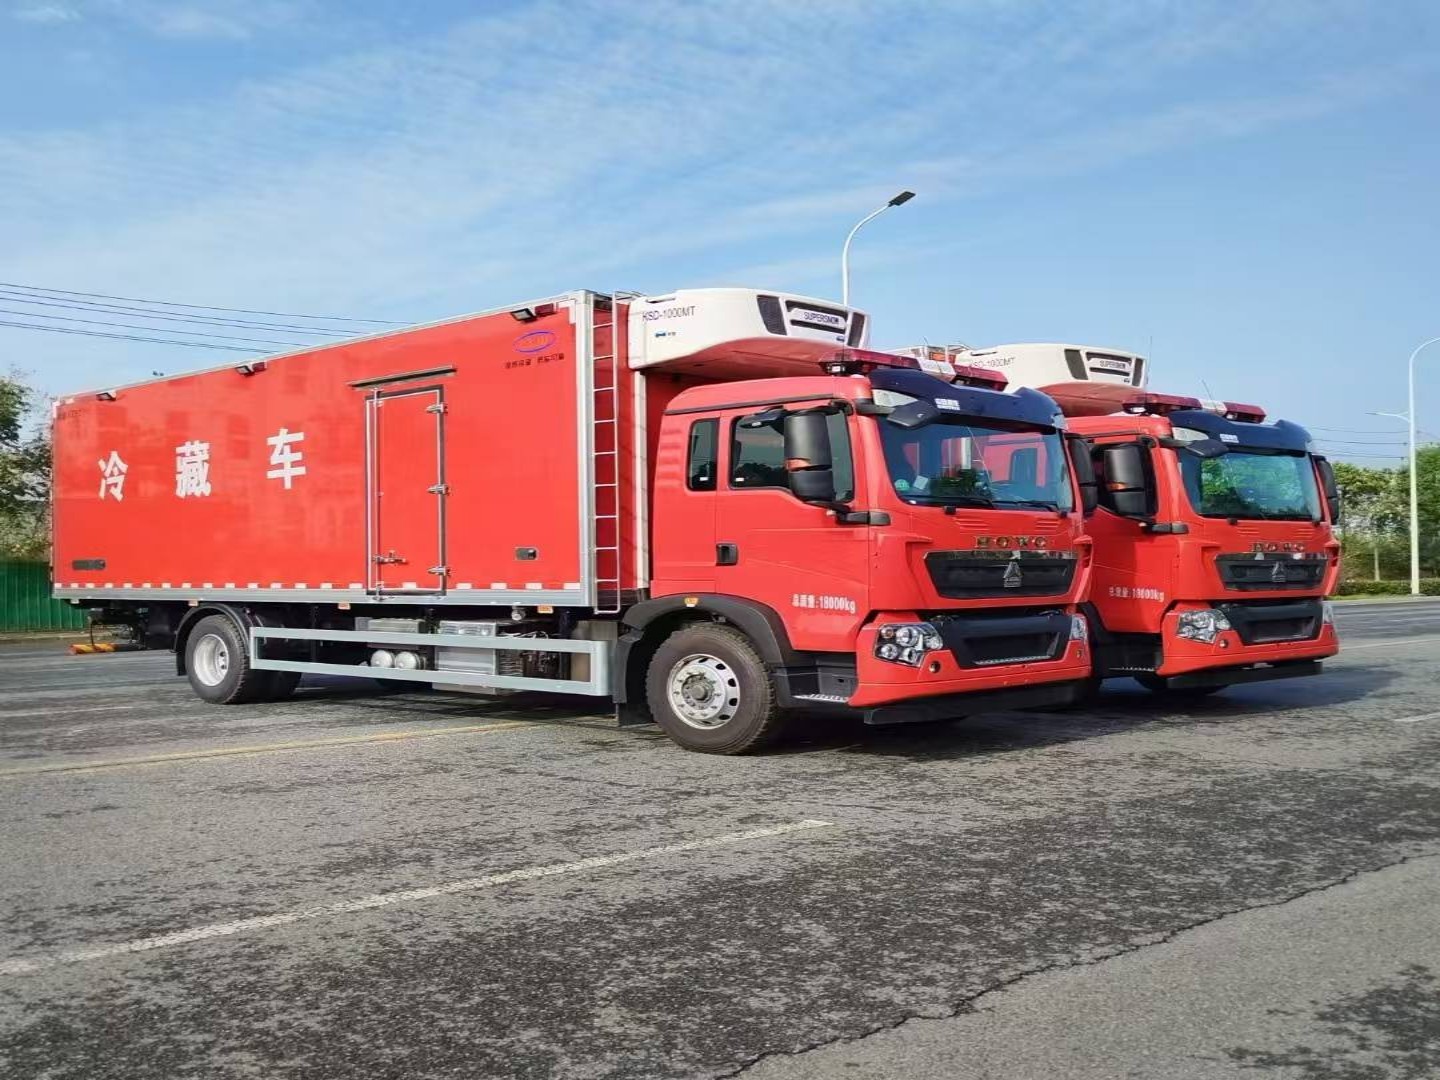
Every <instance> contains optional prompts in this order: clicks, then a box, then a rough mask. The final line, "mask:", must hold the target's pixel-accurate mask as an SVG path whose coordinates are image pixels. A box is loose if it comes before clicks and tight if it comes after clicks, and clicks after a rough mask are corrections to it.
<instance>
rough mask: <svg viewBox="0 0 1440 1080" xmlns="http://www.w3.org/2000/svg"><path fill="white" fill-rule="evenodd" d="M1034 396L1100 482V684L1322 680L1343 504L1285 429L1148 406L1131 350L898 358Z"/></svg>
mask: <svg viewBox="0 0 1440 1080" xmlns="http://www.w3.org/2000/svg"><path fill="white" fill-rule="evenodd" d="M899 352H900V354H901V355H908V356H916V357H921V356H923V357H927V358H929V359H930V360H931V361H932V362H940V361H944V362H950V363H954V364H970V365H982V366H984V367H986V368H988V369H990V370H995V371H1002V372H1005V373H1006V375H1007V377H1008V378H1009V379H1010V380H1011V382H1012V383H1014V382H1018V383H1021V384H1023V385H1026V386H1032V387H1036V388H1038V389H1040V390H1042V391H1044V392H1045V393H1046V394H1048V395H1050V396H1051V397H1052V398H1053V399H1054V400H1055V401H1056V403H1057V405H1058V406H1059V407H1060V409H1061V410H1062V411H1063V412H1064V414H1065V417H1066V423H1067V427H1068V430H1069V432H1070V434H1071V436H1073V437H1075V438H1080V439H1084V440H1085V442H1086V444H1087V446H1088V447H1089V454H1090V456H1091V458H1092V464H1093V468H1094V471H1095V474H1096V478H1097V480H1098V482H1099V487H1098V506H1097V508H1096V510H1095V512H1094V513H1093V514H1092V515H1091V516H1090V517H1089V519H1088V524H1087V531H1088V533H1089V535H1090V537H1091V539H1092V540H1093V542H1094V549H1095V570H1094V578H1093V582H1092V589H1091V593H1090V596H1089V598H1088V600H1087V602H1086V605H1085V610H1086V612H1087V613H1088V614H1089V616H1090V620H1091V629H1092V634H1093V637H1094V642H1095V680H1096V681H1097V683H1098V681H1099V680H1101V679H1105V678H1112V677H1125V676H1128V677H1133V678H1134V679H1136V680H1137V681H1139V682H1140V683H1141V684H1142V685H1144V686H1146V687H1148V688H1150V689H1152V690H1156V691H1169V692H1178V693H1185V694H1189V695H1203V694H1209V693H1213V692H1214V691H1216V690H1219V689H1222V688H1223V687H1225V686H1228V685H1231V684H1233V683H1239V682H1253V681H1258V680H1268V679H1277V678H1287V677H1292V676H1297V675H1311V674H1316V673H1318V672H1319V671H1320V669H1321V665H1320V661H1321V660H1323V659H1324V658H1325V657H1327V656H1332V655H1334V654H1335V652H1336V651H1337V650H1338V643H1337V640H1336V637H1335V628H1334V625H1333V623H1332V620H1331V614H1330V608H1329V605H1328V604H1326V603H1325V601H1324V597H1325V596H1327V595H1328V594H1329V593H1330V592H1331V591H1332V590H1333V589H1334V586H1335V584H1336V582H1337V581H1338V580H1339V573H1340V569H1339V555H1340V544H1339V542H1338V541H1337V540H1336V539H1335V536H1334V526H1335V525H1336V524H1337V523H1338V520H1339V512H1340V508H1339V492H1338V490H1337V488H1336V484H1335V476H1334V472H1333V470H1332V469H1331V467H1330V465H1329V463H1328V462H1327V461H1326V460H1325V459H1324V458H1323V457H1322V456H1320V455H1317V454H1315V453H1314V452H1313V450H1312V448H1311V445H1310V438H1309V436H1308V434H1307V433H1306V432H1305V430H1304V429H1303V428H1301V427H1300V426H1299V425H1297V424H1294V423H1291V422H1289V421H1286V420H1278V421H1273V422H1267V419H1266V415H1265V411H1264V410H1263V409H1261V408H1259V407H1257V406H1254V405H1246V404H1241V403H1237V402H1224V401H1211V402H1204V401H1201V400H1200V399H1198V398H1193V397H1182V396H1176V395H1169V394H1157V393H1151V392H1149V391H1148V390H1147V389H1146V383H1147V381H1148V377H1149V363H1148V361H1147V359H1146V358H1145V357H1143V356H1139V355H1137V354H1135V353H1132V352H1128V351H1127V350H1124V349H1114V348H1108V347H1098V346H1088V345H1078V344H1064V343H1022V344H1014V345H999V346H994V347H991V348H985V349H973V348H970V347H969V346H964V345H957V346H949V347H944V348H933V347H930V346H923V347H917V348H910V349H903V350H899Z"/></svg>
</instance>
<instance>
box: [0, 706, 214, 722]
mask: <svg viewBox="0 0 1440 1080" xmlns="http://www.w3.org/2000/svg"><path fill="white" fill-rule="evenodd" d="M201 704H204V702H202V703H201ZM158 707H159V706H157V705H156V704H155V703H154V702H151V703H149V704H147V705H82V706H80V707H79V708H74V707H71V708H63V709H24V710H21V711H19V712H15V711H12V710H10V709H0V720H14V719H16V718H18V717H24V716H55V715H56V714H57V713H58V714H59V715H60V719H62V720H63V719H64V718H65V717H66V716H69V715H70V714H71V713H84V712H121V711H124V710H127V709H155V708H158ZM168 707H170V708H173V707H174V706H168Z"/></svg>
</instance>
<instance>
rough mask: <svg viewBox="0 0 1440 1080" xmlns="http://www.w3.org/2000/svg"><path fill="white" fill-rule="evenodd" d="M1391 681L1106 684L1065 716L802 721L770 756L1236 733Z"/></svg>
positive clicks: (962, 753) (1340, 675) (936, 755)
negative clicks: (1188, 694)
mask: <svg viewBox="0 0 1440 1080" xmlns="http://www.w3.org/2000/svg"><path fill="white" fill-rule="evenodd" d="M1394 677H1395V672H1394V671H1393V670H1390V669H1387V668H1381V667H1373V668H1370V667H1349V668H1346V669H1345V670H1344V672H1335V673H1334V674H1333V676H1332V675H1331V674H1329V673H1327V674H1325V675H1322V676H1319V677H1317V678H1314V679H1297V680H1294V681H1291V682H1277V683H1270V684H1252V685H1250V686H1245V687H1235V688H1233V689H1230V690H1227V691H1223V692H1221V693H1220V694H1218V695H1216V696H1214V697H1210V698H1201V699H1198V700H1194V701H1177V700H1174V699H1167V698H1166V697H1164V696H1163V695H1156V694H1152V693H1150V692H1149V691H1146V690H1142V689H1140V688H1139V687H1138V686H1136V685H1135V684H1134V683H1131V682H1129V681H1128V680H1113V681H1112V682H1110V683H1108V684H1107V688H1106V689H1105V690H1104V691H1103V692H1102V693H1101V694H1100V695H1099V696H1098V698H1096V699H1095V700H1093V701H1091V702H1087V703H1086V704H1085V705H1077V706H1074V707H1072V708H1068V709H1045V710H1034V711H1016V712H1000V713H985V714H976V715H974V716H969V717H962V718H959V719H956V720H950V721H943V722H938V723H928V724H904V725H895V726H893V727H867V726H866V725H865V724H863V723H861V722H859V721H858V720H848V719H841V720H836V719H829V720H822V719H820V718H812V719H807V720H806V721H804V722H803V723H801V724H798V725H797V729H796V730H795V731H794V732H793V733H792V735H791V737H790V738H789V739H787V740H786V741H785V742H784V743H783V744H781V745H780V746H777V747H776V748H775V749H774V750H773V751H771V753H772V754H780V755H783V754H787V753H789V754H797V753H845V754H865V755H874V756H881V757H897V756H898V757H906V758H910V759H913V760H916V761H926V760H934V761H943V760H951V759H955V758H963V757H971V756H985V755H990V754H1001V753H1010V752H1013V751H1017V750H1028V749H1038V748H1043V747H1047V746H1056V745H1061V744H1064V743H1070V742H1079V741H1081V740H1086V739H1096V738H1104V737H1106V736H1110V735H1120V734H1125V733H1127V732H1132V731H1141V730H1145V729H1149V728H1161V727H1165V728H1201V727H1240V726H1244V725H1246V724H1248V723H1251V722H1253V721H1257V720H1264V719H1265V718H1267V717H1272V716H1274V717H1279V716H1283V715H1285V714H1287V713H1288V714H1294V713H1299V712H1303V711H1311V710H1315V711H1319V710H1325V709H1334V708H1341V707H1343V706H1345V705H1347V704H1351V703H1353V702H1357V701H1365V700H1367V699H1370V698H1372V697H1375V696H1376V695H1379V694H1381V693H1382V692H1383V691H1384V690H1385V688H1386V687H1387V686H1388V685H1389V684H1390V683H1391V682H1392V681H1393V680H1394ZM1396 707H1397V708H1400V709H1403V708H1407V707H1406V706H1400V705H1397V706H1396ZM1418 707H1419V706H1417V708H1418Z"/></svg>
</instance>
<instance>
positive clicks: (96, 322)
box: [0, 307, 305, 349]
mask: <svg viewBox="0 0 1440 1080" xmlns="http://www.w3.org/2000/svg"><path fill="white" fill-rule="evenodd" d="M0 312H3V313H4V314H6V315H26V316H29V317H30V318H32V319H54V320H56V321H58V322H73V323H87V324H89V325H91V326H112V327H115V328H117V329H120V330H148V331H150V332H151V333H152V334H189V335H190V336H191V337H202V338H214V339H215V340H216V341H253V342H256V343H257V344H260V345H294V346H295V347H296V348H302V349H303V348H304V347H305V343H304V342H301V341H277V340H275V339H274V338H257V337H242V336H241V335H239V334H206V333H204V332H202V331H200V330H169V329H167V328H165V327H163V326H136V325H135V324H133V323H121V322H110V321H109V320H106V319H77V318H75V317H74V316H71V315H37V314H35V313H34V312H33V311H16V310H15V309H14V308H4V307H0ZM164 340H169V339H164Z"/></svg>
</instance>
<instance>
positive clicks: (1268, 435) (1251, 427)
mask: <svg viewBox="0 0 1440 1080" xmlns="http://www.w3.org/2000/svg"><path fill="white" fill-rule="evenodd" d="M1167 419H1169V421H1170V424H1171V426H1172V427H1183V428H1190V429H1192V430H1194V431H1203V432H1205V434H1207V435H1209V436H1210V437H1211V438H1214V439H1220V437H1221V436H1222V435H1223V436H1225V438H1223V439H1220V441H1221V442H1223V443H1225V444H1226V445H1227V446H1234V447H1237V448H1239V449H1242V450H1243V449H1246V448H1253V449H1256V450H1287V451H1289V452H1291V453H1296V454H1304V453H1308V452H1309V451H1310V433H1309V432H1308V431H1306V430H1305V429H1304V428H1303V427H1301V426H1300V425H1299V424H1296V423H1292V422H1291V421H1289V420H1276V421H1275V422H1274V423H1273V424H1251V423H1245V422H1243V421H1238V420H1226V419H1225V417H1223V416H1220V415H1219V414H1217V413H1213V412H1208V411H1206V410H1204V409H1181V410H1179V411H1178V412H1172V413H1171V414H1170V415H1169V417H1168V418H1167Z"/></svg>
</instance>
